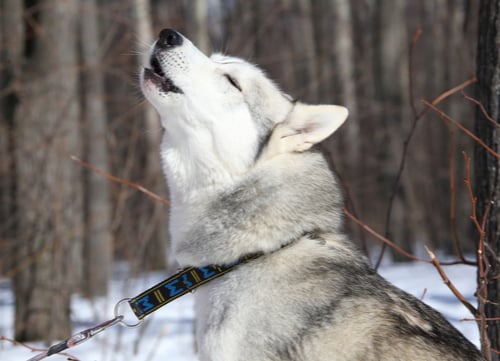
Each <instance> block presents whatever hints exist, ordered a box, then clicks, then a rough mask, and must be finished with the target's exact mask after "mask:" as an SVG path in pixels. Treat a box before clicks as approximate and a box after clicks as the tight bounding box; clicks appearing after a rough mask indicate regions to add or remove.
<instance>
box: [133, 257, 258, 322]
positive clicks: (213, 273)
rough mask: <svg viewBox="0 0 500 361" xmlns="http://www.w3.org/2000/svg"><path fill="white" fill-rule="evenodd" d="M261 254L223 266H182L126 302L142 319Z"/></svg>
mask: <svg viewBox="0 0 500 361" xmlns="http://www.w3.org/2000/svg"><path fill="white" fill-rule="evenodd" d="M261 255H262V253H259V254H254V255H249V256H245V257H243V258H241V259H239V260H238V261H236V262H233V263H231V264H228V265H224V266H218V265H210V266H204V267H188V268H184V269H182V270H181V271H179V272H178V273H176V274H175V275H173V276H171V277H169V278H167V279H166V280H164V281H162V282H160V283H158V284H156V285H154V286H153V287H151V288H149V289H147V290H146V291H144V292H142V293H141V294H139V295H137V296H136V297H133V298H131V299H129V300H128V303H129V305H130V307H131V308H132V311H133V312H134V314H135V315H136V317H137V318H138V319H139V320H142V319H143V318H144V317H145V316H147V315H149V314H150V313H153V312H154V311H156V310H157V309H159V308H160V307H162V306H165V305H166V304H167V303H170V302H172V301H173V300H175V299H177V298H179V297H181V296H184V295H185V294H186V293H188V292H192V291H193V290H194V289H196V288H198V287H200V286H202V285H204V284H205V283H207V282H209V281H211V280H213V279H215V278H218V277H220V276H222V275H224V274H226V273H228V272H229V271H231V270H233V269H234V268H235V267H237V266H240V265H242V264H244V263H246V262H248V261H250V260H253V259H255V258H258V257H260V256H261Z"/></svg>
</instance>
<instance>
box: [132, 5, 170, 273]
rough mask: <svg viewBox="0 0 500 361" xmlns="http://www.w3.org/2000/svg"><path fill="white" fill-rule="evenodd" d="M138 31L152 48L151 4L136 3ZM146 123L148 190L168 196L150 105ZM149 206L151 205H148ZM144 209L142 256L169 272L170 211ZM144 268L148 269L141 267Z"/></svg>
mask: <svg viewBox="0 0 500 361" xmlns="http://www.w3.org/2000/svg"><path fill="white" fill-rule="evenodd" d="M134 14H135V29H136V34H137V37H138V40H139V43H141V44H152V43H153V41H154V40H155V39H156V36H157V34H153V29H152V19H151V9H150V5H149V2H148V1H147V0H136V1H135V2H134ZM148 56H149V49H144V51H142V53H141V56H140V57H139V64H138V65H139V67H142V66H144V64H147V63H148ZM142 114H143V121H144V124H145V128H146V132H145V134H146V144H145V147H146V167H145V168H146V169H145V170H146V172H145V174H146V176H147V177H146V178H145V182H146V183H145V186H146V188H149V189H151V190H152V191H153V192H155V193H158V194H166V191H165V190H166V188H167V186H166V182H165V178H164V176H163V171H162V169H161V159H160V142H161V136H162V134H163V131H162V130H161V125H160V120H159V117H158V113H157V112H156V111H155V110H154V109H153V107H152V106H151V105H150V104H145V106H144V107H143V111H142ZM146 202H148V203H146ZM144 207H145V209H146V211H147V213H148V214H149V216H148V217H143V218H142V219H141V222H140V229H141V235H142V236H144V241H143V242H144V243H143V244H144V246H143V247H141V248H140V250H139V254H140V256H142V257H143V260H146V262H147V265H148V268H150V269H165V268H166V267H167V244H168V240H169V234H168V210H167V207H166V206H165V205H163V204H161V203H159V202H154V203H151V201H150V200H149V199H146V200H145V202H144ZM140 266H141V267H143V266H144V265H140Z"/></svg>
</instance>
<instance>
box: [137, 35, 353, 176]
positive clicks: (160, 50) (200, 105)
mask: <svg viewBox="0 0 500 361" xmlns="http://www.w3.org/2000/svg"><path fill="white" fill-rule="evenodd" d="M149 59H150V61H149V64H148V65H147V66H146V67H145V68H144V70H143V71H142V74H141V86H142V90H143V93H144V95H145V96H146V98H147V99H148V100H149V101H150V102H151V104H153V106H154V107H155V108H156V110H157V111H158V112H159V114H160V116H161V119H162V125H163V127H164V129H165V132H166V138H165V139H166V143H167V144H166V145H165V146H164V147H166V148H168V149H163V150H162V152H164V153H165V154H164V158H165V157H167V158H168V157H169V156H170V157H177V159H175V160H172V162H173V163H186V162H188V163H189V162H191V163H192V167H190V169H191V168H193V169H194V168H196V167H197V168H199V167H201V168H204V167H205V168H207V169H208V170H209V171H210V172H215V173H219V177H220V176H221V174H226V175H227V176H228V177H229V178H232V177H234V176H237V175H239V174H242V173H244V172H246V171H247V170H248V169H249V167H251V166H252V165H253V164H254V163H255V160H256V159H257V158H258V157H259V155H261V154H266V156H267V157H272V156H274V155H276V154H278V153H281V152H288V151H303V150H305V149H307V148H308V147H310V146H311V145H312V144H314V143H318V142H319V141H321V140H323V139H325V138H326V137H328V136H329V135H330V134H331V133H333V131H335V130H336V129H337V128H338V127H339V126H340V125H341V124H342V123H343V122H344V120H345V119H346V117H347V110H346V109H345V108H343V107H339V106H326V105H321V106H311V105H306V104H303V103H299V102H294V101H293V100H292V99H291V98H290V97H289V96H288V95H286V94H284V93H283V92H281V91H280V89H279V88H278V86H277V85H276V84H275V83H273V82H272V81H271V80H270V79H268V78H267V77H266V76H265V75H264V73H263V72H262V71H261V70H260V69H259V68H258V67H256V66H254V65H252V64H250V63H248V62H246V61H244V60H242V59H239V58H234V57H229V56H224V55H221V54H214V55H212V56H211V57H207V56H205V55H204V54H203V53H202V52H201V51H200V50H198V48H196V47H195V46H194V45H193V44H192V43H191V42H190V41H189V40H188V39H187V38H185V37H184V36H182V35H181V34H179V33H178V32H176V31H174V30H171V29H164V30H162V31H161V32H160V34H159V38H158V40H157V41H156V42H155V44H154V45H153V47H152V48H151V51H150V58H149ZM277 124H280V126H279V136H272V137H271V136H270V135H271V133H272V130H273V129H275V128H276V125H277ZM297 135H300V136H299V137H297ZM290 136H296V137H295V138H289V137H290ZM292 139H293V141H290V140H292ZM269 140H272V141H273V142H275V144H273V146H272V147H271V146H270V145H269V144H268V142H269ZM282 143H283V144H282ZM299 143H300V144H299ZM266 149H267V150H268V151H265V152H262V150H266ZM269 149H271V151H269ZM167 153H168V154H167ZM167 163H168V159H167ZM169 167H170V169H168V171H174V172H175V171H176V170H175V169H172V165H169ZM178 171H179V170H178ZM183 172H186V170H183ZM186 177H188V175H187V174H186ZM224 177H225V175H224V176H222V178H224ZM219 180H220V179H219Z"/></svg>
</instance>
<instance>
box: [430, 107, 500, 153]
mask: <svg viewBox="0 0 500 361" xmlns="http://www.w3.org/2000/svg"><path fill="white" fill-rule="evenodd" d="M421 102H422V104H424V105H425V106H427V107H429V108H430V109H432V110H434V111H435V112H436V113H438V114H439V115H440V117H441V119H442V120H444V121H447V122H451V123H453V125H455V126H456V127H457V128H458V129H460V130H461V131H463V132H464V133H465V134H467V135H468V136H469V137H471V138H472V139H473V140H474V141H476V142H477V143H478V144H479V145H480V146H481V147H483V148H484V149H486V150H487V151H488V152H489V153H490V154H491V155H493V156H494V157H495V158H500V154H498V153H497V152H495V151H494V150H493V149H491V148H490V147H488V146H487V145H486V143H485V142H483V141H482V140H481V139H480V138H479V137H478V136H476V135H475V134H474V133H472V132H471V131H470V130H469V129H467V128H466V127H464V126H463V125H462V124H460V123H459V122H457V121H456V120H455V119H453V118H452V117H450V116H449V115H447V114H446V113H445V112H443V111H442V110H441V109H438V108H436V107H435V106H434V105H433V104H431V103H429V102H428V101H426V100H424V99H422V100H421Z"/></svg>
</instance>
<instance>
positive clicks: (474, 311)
mask: <svg viewBox="0 0 500 361" xmlns="http://www.w3.org/2000/svg"><path fill="white" fill-rule="evenodd" d="M424 247H425V250H426V251H427V253H428V254H429V257H430V258H431V261H432V264H433V265H434V267H435V268H436V270H437V271H438V273H439V275H440V276H441V279H442V280H443V282H444V283H445V285H446V286H448V288H449V289H450V291H451V292H453V294H454V295H455V297H456V298H457V299H458V300H459V301H460V302H461V303H462V304H463V305H464V306H465V307H466V308H467V309H468V310H469V312H470V313H471V314H472V315H473V316H474V317H476V316H477V309H476V308H475V307H474V306H472V305H471V304H470V302H469V301H467V300H466V299H465V297H464V296H463V295H462V293H461V292H460V291H459V290H458V289H457V288H456V287H455V285H454V284H453V282H451V281H450V279H449V278H448V276H447V275H446V272H444V270H443V267H441V264H440V263H439V260H438V259H437V258H436V255H435V254H434V253H433V252H432V251H431V250H430V249H429V248H428V247H427V246H424Z"/></svg>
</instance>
